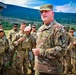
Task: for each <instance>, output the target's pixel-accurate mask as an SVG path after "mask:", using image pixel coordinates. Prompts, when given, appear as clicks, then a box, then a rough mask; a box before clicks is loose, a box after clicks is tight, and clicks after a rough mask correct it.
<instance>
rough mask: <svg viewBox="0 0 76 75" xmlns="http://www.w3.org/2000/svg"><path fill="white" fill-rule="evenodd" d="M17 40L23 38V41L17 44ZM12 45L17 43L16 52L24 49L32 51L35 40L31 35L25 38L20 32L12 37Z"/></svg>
mask: <svg viewBox="0 0 76 75" xmlns="http://www.w3.org/2000/svg"><path fill="white" fill-rule="evenodd" d="M19 38H25V40H24V41H21V42H18V39H19ZM14 43H17V44H18V45H17V47H16V48H17V50H18V51H21V50H22V51H23V50H26V49H30V50H31V49H32V48H34V47H35V46H36V40H35V38H34V37H33V36H32V35H29V36H26V35H25V34H24V33H22V32H21V31H20V32H19V33H17V34H16V36H15V37H14V40H13V45H14Z"/></svg>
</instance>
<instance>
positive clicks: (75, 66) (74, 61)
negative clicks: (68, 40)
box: [71, 37, 76, 73]
mask: <svg viewBox="0 0 76 75" xmlns="http://www.w3.org/2000/svg"><path fill="white" fill-rule="evenodd" d="M73 42H76V37H74V41H73ZM72 49H73V52H74V54H73V57H72V61H71V62H72V65H73V73H76V44H73V48H72Z"/></svg>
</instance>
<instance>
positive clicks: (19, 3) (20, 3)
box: [0, 0, 45, 9]
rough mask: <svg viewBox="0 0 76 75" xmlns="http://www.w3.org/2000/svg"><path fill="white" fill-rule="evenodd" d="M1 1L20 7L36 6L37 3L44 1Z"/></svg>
mask: <svg viewBox="0 0 76 75" xmlns="http://www.w3.org/2000/svg"><path fill="white" fill-rule="evenodd" d="M0 1H1V2H4V3H6V4H12V5H17V6H22V7H29V8H35V9H36V8H37V9H38V5H39V4H43V3H45V1H41V0H21V1H20V0H0Z"/></svg>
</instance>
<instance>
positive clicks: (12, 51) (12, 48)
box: [8, 29, 18, 66]
mask: <svg viewBox="0 0 76 75" xmlns="http://www.w3.org/2000/svg"><path fill="white" fill-rule="evenodd" d="M17 33H18V30H17V31H15V30H14V29H12V30H11V31H10V32H9V34H8V40H9V44H10V66H12V63H13V56H14V52H15V48H14V46H13V45H12V41H13V40H14V36H15V35H16V34H17Z"/></svg>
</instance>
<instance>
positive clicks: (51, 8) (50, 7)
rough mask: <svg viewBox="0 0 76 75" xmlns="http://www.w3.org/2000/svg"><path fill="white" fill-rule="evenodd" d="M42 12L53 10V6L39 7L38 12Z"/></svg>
mask: <svg viewBox="0 0 76 75" xmlns="http://www.w3.org/2000/svg"><path fill="white" fill-rule="evenodd" d="M42 10H53V5H51V4H44V5H42V6H40V11H42Z"/></svg>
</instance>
